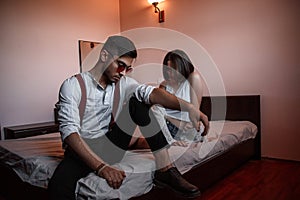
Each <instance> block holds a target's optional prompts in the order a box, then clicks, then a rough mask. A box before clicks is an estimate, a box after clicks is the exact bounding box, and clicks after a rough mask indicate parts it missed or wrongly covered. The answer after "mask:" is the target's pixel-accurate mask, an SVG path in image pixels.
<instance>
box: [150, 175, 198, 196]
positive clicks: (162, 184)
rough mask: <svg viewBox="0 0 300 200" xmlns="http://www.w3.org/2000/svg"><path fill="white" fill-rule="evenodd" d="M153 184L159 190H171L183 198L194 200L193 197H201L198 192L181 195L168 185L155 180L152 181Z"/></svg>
mask: <svg viewBox="0 0 300 200" xmlns="http://www.w3.org/2000/svg"><path fill="white" fill-rule="evenodd" d="M153 183H154V184H155V185H156V186H157V187H159V188H168V189H170V190H172V191H173V192H175V193H177V194H179V195H181V196H182V197H185V198H195V197H199V196H200V195H201V192H200V191H198V192H195V193H190V194H186V193H182V192H180V191H178V190H175V189H174V188H172V187H170V186H169V185H168V184H166V183H163V182H161V181H158V180H155V179H154V180H153Z"/></svg>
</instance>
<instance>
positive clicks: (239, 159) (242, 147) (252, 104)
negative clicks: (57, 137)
mask: <svg viewBox="0 0 300 200" xmlns="http://www.w3.org/2000/svg"><path fill="white" fill-rule="evenodd" d="M225 99H226V103H225V104H224V100H225ZM212 105H213V109H211V108H212ZM222 105H226V120H248V121H251V122H252V123H254V124H256V126H257V127H258V133H257V136H256V138H255V139H251V140H247V141H245V142H243V143H241V144H239V145H237V146H234V147H232V148H230V149H229V150H227V151H225V152H223V153H222V154H221V155H218V156H215V157H213V158H210V159H209V160H206V161H205V162H203V163H201V164H199V165H198V166H195V167H194V168H193V169H191V170H190V171H188V172H187V173H185V174H184V177H185V178H186V179H187V180H189V181H190V182H191V183H193V184H194V185H197V186H198V187H199V188H200V190H201V191H202V192H203V191H204V190H205V189H207V188H208V187H210V186H211V185H212V184H214V183H216V182H217V181H219V180H221V179H222V178H224V177H225V176H226V175H228V174H230V173H231V172H233V171H234V170H235V169H237V168H238V167H240V166H241V165H243V164H244V163H245V162H247V161H248V160H251V159H260V158H261V146H260V143H261V133H260V130H261V124H260V121H261V120H260V96H259V95H246V96H226V97H221V96H216V97H203V99H202V103H201V110H202V111H203V112H204V113H206V114H207V115H208V117H209V119H210V120H224V116H223V114H222V113H223V111H224V106H222ZM222 110H223V111H222ZM220 111H222V112H220ZM0 175H1V181H0V195H2V196H3V197H5V198H7V199H8V200H14V199H16V200H17V199H31V200H35V199H36V200H40V199H43V200H47V199H48V198H47V191H46V189H44V188H39V187H36V186H32V185H30V184H28V183H25V182H23V181H21V179H20V178H19V177H18V176H17V175H16V174H15V173H14V171H13V170H11V169H9V168H8V167H7V166H4V165H3V164H0ZM155 198H156V199H164V198H165V199H180V197H178V196H176V195H175V194H174V192H171V191H169V190H167V189H160V188H157V187H154V188H153V189H152V190H151V191H150V192H149V193H147V194H145V195H142V196H140V197H135V198H132V199H134V200H140V199H141V200H142V199H143V200H145V199H149V200H150V199H151V200H152V199H155Z"/></svg>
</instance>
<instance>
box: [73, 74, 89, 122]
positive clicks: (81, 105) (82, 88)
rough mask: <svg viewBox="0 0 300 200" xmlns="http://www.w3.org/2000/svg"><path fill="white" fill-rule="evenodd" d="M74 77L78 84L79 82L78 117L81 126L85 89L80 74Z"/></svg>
mask: <svg viewBox="0 0 300 200" xmlns="http://www.w3.org/2000/svg"><path fill="white" fill-rule="evenodd" d="M75 77H76V78H77V80H78V82H79V86H80V89H81V99H80V103H79V106H78V108H79V117H80V125H82V120H83V116H84V111H85V105H86V98H87V96H86V87H85V83H84V81H83V78H82V76H81V75H80V74H76V75H75Z"/></svg>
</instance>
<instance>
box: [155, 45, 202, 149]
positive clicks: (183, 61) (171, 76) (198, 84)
mask: <svg viewBox="0 0 300 200" xmlns="http://www.w3.org/2000/svg"><path fill="white" fill-rule="evenodd" d="M163 77H164V81H163V82H162V83H161V84H160V86H159V87H160V88H163V89H165V90H166V91H167V92H169V93H171V94H174V95H175V96H177V97H178V98H181V99H184V100H186V101H187V102H190V103H192V104H193V105H194V106H195V107H197V108H200V105H201V99H202V94H203V87H202V79H201V76H200V74H199V73H198V72H197V71H196V70H195V68H194V66H193V64H192V62H191V60H190V59H189V57H188V56H187V54H186V53H185V52H184V51H182V50H178V49H176V50H173V51H170V52H168V53H167V54H166V56H165V58H164V60H163ZM201 114H202V115H204V114H203V113H201ZM204 116H205V115H204ZM205 117H206V116H205ZM165 118H166V122H167V126H168V129H169V131H170V133H171V135H172V136H173V138H174V139H177V140H178V142H177V145H184V146H185V143H184V142H183V141H182V140H185V139H188V140H194V141H195V140H198V141H199V140H200V139H202V138H201V136H200V134H197V133H195V131H192V129H193V125H192V123H191V121H190V119H189V116H188V113H187V112H184V111H178V110H171V109H166V116H165ZM194 130H195V129H194ZM202 132H203V130H202ZM206 132H207V130H205V133H204V134H203V135H205V134H206ZM188 133H194V134H192V135H187V134H188Z"/></svg>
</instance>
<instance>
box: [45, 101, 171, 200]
mask: <svg viewBox="0 0 300 200" xmlns="http://www.w3.org/2000/svg"><path fill="white" fill-rule="evenodd" d="M137 125H138V126H139V127H140V130H141V132H142V134H143V136H144V137H145V138H146V140H147V142H148V144H149V146H150V148H151V150H152V152H154V151H157V150H159V149H162V148H165V147H166V146H167V145H168V143H167V141H166V139H165V137H164V135H163V133H162V132H161V130H160V127H159V125H158V122H157V121H156V119H155V117H154V116H153V114H152V113H151V110H150V106H148V105H146V104H144V103H141V102H139V101H138V100H137V99H136V98H131V99H130V101H129V103H128V104H126V105H125V106H124V108H123V109H122V111H121V112H120V114H119V116H118V119H117V120H116V122H115V123H114V124H113V125H112V126H111V128H110V130H109V131H108V132H107V134H106V135H105V137H101V138H98V139H85V141H86V142H87V143H88V145H89V146H90V147H91V148H92V150H93V151H94V152H95V153H96V154H97V155H99V156H100V157H101V158H102V159H103V160H104V161H105V162H107V163H109V164H113V163H116V162H119V161H120V160H121V159H122V158H123V156H124V154H125V152H126V150H128V146H129V143H130V141H131V139H132V134H133V132H134V130H135V128H136V126H137ZM92 171H93V170H92V169H91V168H90V167H88V166H87V165H86V164H85V163H84V162H83V161H82V160H81V159H80V158H79V157H78V156H77V155H75V154H74V153H73V152H72V151H70V150H69V149H66V151H65V155H64V159H63V160H62V161H61V163H60V164H59V165H58V166H57V168H56V170H55V172H54V174H53V176H52V178H51V179H50V181H49V184H48V191H49V195H50V199H52V200H63V199H75V188H76V183H77V181H78V180H79V179H80V178H82V177H85V176H87V175H88V174H89V173H90V172H92Z"/></svg>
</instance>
